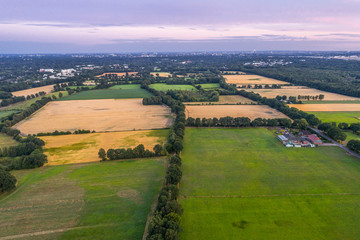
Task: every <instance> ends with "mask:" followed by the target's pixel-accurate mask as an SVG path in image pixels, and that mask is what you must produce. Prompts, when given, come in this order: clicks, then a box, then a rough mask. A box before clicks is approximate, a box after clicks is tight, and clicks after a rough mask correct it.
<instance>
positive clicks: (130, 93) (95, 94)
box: [59, 88, 152, 101]
mask: <svg viewBox="0 0 360 240" xmlns="http://www.w3.org/2000/svg"><path fill="white" fill-rule="evenodd" d="M151 96H152V94H151V93H149V92H148V91H146V90H144V89H140V88H133V89H131V88H128V89H100V90H90V91H82V92H79V93H75V94H72V95H69V96H67V97H64V98H61V99H59V101H68V100H91V99H122V98H145V97H151Z"/></svg>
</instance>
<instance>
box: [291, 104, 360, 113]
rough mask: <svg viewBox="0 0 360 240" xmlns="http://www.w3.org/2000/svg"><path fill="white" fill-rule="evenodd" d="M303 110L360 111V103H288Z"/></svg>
mask: <svg viewBox="0 0 360 240" xmlns="http://www.w3.org/2000/svg"><path fill="white" fill-rule="evenodd" d="M289 107H294V108H297V109H300V110H302V111H305V112H360V104H351V103H350V104H289Z"/></svg>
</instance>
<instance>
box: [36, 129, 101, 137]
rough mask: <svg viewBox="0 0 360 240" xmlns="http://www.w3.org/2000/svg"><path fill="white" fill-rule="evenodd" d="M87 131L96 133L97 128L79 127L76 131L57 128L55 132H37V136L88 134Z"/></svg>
mask: <svg viewBox="0 0 360 240" xmlns="http://www.w3.org/2000/svg"><path fill="white" fill-rule="evenodd" d="M86 133H95V130H93V131H91V130H84V129H79V130H75V131H74V132H70V131H58V130H55V131H54V132H47V133H38V134H36V136H59V135H70V134H86Z"/></svg>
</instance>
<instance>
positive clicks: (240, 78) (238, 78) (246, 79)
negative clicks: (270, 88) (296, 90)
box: [223, 74, 289, 85]
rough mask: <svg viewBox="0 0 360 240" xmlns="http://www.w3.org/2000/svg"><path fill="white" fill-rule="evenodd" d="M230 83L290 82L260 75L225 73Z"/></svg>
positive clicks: (261, 83) (263, 83)
mask: <svg viewBox="0 0 360 240" xmlns="http://www.w3.org/2000/svg"><path fill="white" fill-rule="evenodd" d="M223 77H224V78H225V80H226V83H228V84H236V85H249V84H250V85H255V84H258V85H265V84H269V85H272V84H289V83H288V82H284V81H280V80H276V79H273V78H267V77H263V76H259V75H243V74H241V75H223Z"/></svg>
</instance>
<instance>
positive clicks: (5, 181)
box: [0, 167, 17, 193]
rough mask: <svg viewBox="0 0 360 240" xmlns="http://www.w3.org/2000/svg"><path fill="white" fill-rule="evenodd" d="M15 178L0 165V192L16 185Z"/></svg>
mask: <svg viewBox="0 0 360 240" xmlns="http://www.w3.org/2000/svg"><path fill="white" fill-rule="evenodd" d="M16 182H17V180H16V178H15V177H14V176H13V175H11V174H10V173H9V172H8V171H5V170H4V169H2V168H1V167H0V193H3V192H7V191H10V190H12V189H14V188H15V187H16Z"/></svg>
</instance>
